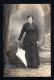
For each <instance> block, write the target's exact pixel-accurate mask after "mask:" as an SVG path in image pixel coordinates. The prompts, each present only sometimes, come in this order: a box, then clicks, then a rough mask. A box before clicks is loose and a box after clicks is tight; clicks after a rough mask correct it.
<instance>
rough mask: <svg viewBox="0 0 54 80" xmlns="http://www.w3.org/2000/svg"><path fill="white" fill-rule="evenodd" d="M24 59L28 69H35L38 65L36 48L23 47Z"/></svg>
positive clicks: (31, 46)
mask: <svg viewBox="0 0 54 80" xmlns="http://www.w3.org/2000/svg"><path fill="white" fill-rule="evenodd" d="M24 49H25V51H26V53H25V57H26V61H27V67H28V68H36V67H38V65H40V59H39V53H38V48H37V46H36V45H24Z"/></svg>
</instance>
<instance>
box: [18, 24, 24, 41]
mask: <svg viewBox="0 0 54 80" xmlns="http://www.w3.org/2000/svg"><path fill="white" fill-rule="evenodd" d="M24 32H25V25H23V28H22V30H21V33H20V36H19V38H18V40H19V41H20V40H21V38H22V36H23V33H24Z"/></svg>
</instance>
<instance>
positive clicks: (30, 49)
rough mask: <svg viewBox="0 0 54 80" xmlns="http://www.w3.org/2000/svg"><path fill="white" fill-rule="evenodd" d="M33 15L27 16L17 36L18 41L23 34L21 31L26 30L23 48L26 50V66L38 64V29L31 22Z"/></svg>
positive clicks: (33, 66) (36, 65) (31, 66)
mask: <svg viewBox="0 0 54 80" xmlns="http://www.w3.org/2000/svg"><path fill="white" fill-rule="evenodd" d="M33 19H34V17H33V16H31V15H29V16H28V17H27V20H28V22H26V23H25V24H24V25H23V28H22V30H21V33H20V36H19V38H18V43H19V44H20V40H21V38H22V36H23V33H24V32H26V35H25V38H24V41H23V48H24V50H25V51H26V53H25V57H26V61H27V67H28V68H38V66H39V65H40V60H39V53H38V47H37V43H38V41H39V30H38V27H37V25H36V24H35V23H34V22H33Z"/></svg>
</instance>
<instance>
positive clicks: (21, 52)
mask: <svg viewBox="0 0 54 80" xmlns="http://www.w3.org/2000/svg"><path fill="white" fill-rule="evenodd" d="M16 56H17V57H18V58H19V59H20V60H21V61H22V62H23V63H24V65H25V66H26V67H27V62H26V58H25V51H24V50H23V49H22V48H19V45H18V50H17V53H16Z"/></svg>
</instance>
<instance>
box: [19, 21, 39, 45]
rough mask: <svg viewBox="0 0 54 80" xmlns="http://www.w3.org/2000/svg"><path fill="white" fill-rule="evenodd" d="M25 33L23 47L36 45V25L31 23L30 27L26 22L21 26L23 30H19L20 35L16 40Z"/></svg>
mask: <svg viewBox="0 0 54 80" xmlns="http://www.w3.org/2000/svg"><path fill="white" fill-rule="evenodd" d="M24 32H26V35H25V38H24V41H23V44H24V45H30V44H31V43H32V44H34V45H35V44H37V41H38V40H39V31H38V28H37V25H36V24H35V23H32V24H31V25H30V24H29V23H28V22H27V23H25V24H24V25H23V28H22V30H21V34H20V36H19V39H18V40H21V38H22V35H23V33H24Z"/></svg>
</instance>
